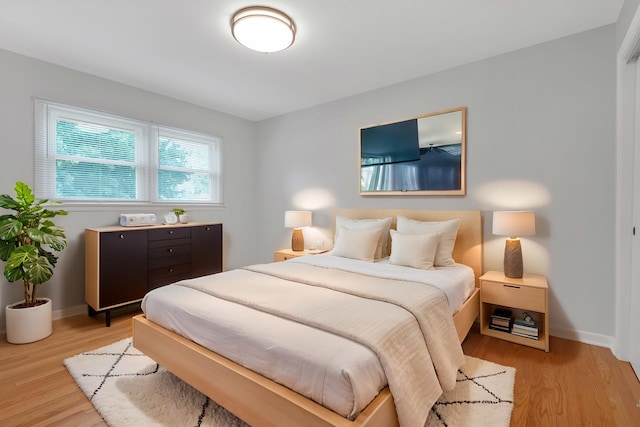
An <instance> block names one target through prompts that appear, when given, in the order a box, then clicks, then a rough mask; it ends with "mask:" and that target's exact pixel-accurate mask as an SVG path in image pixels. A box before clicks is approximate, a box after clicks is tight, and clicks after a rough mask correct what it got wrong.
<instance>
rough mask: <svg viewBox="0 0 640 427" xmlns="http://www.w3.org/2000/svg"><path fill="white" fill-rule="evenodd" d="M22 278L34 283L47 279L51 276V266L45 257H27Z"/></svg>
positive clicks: (37, 283)
mask: <svg viewBox="0 0 640 427" xmlns="http://www.w3.org/2000/svg"><path fill="white" fill-rule="evenodd" d="M24 268H25V271H24V279H25V280H26V281H27V282H29V283H32V284H34V285H39V284H41V283H44V282H47V281H49V279H51V277H52V276H53V266H52V265H51V263H49V260H48V259H47V258H46V257H43V256H41V257H37V258H35V259H28V260H27V261H26V262H25V263H24Z"/></svg>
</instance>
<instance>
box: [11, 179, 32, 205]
mask: <svg viewBox="0 0 640 427" xmlns="http://www.w3.org/2000/svg"><path fill="white" fill-rule="evenodd" d="M14 190H15V191H16V199H18V202H19V203H20V204H21V205H22V206H24V207H25V208H26V207H29V206H31V205H32V204H33V202H35V200H36V198H35V196H34V195H33V191H31V188H29V186H28V185H27V184H25V183H24V182H21V181H18V182H16V187H15V188H14Z"/></svg>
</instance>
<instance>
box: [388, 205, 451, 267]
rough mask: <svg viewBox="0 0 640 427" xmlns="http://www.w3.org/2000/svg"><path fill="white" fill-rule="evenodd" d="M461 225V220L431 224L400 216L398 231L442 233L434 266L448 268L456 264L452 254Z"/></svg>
mask: <svg viewBox="0 0 640 427" xmlns="http://www.w3.org/2000/svg"><path fill="white" fill-rule="evenodd" d="M459 225H460V220H459V219H450V220H448V221H434V222H429V221H416V220H415V219H410V218H406V217H403V216H398V225H397V229H398V231H399V232H400V233H411V234H422V233H440V241H439V242H438V250H437V251H436V259H435V262H434V265H435V266H436V267H447V266H450V265H453V264H455V263H456V262H455V260H454V259H453V257H452V255H451V254H452V253H453V247H454V246H455V244H456V236H457V235H458V226H459Z"/></svg>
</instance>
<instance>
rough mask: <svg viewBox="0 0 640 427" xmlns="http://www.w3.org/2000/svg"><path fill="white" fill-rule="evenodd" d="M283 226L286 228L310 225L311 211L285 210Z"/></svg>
mask: <svg viewBox="0 0 640 427" xmlns="http://www.w3.org/2000/svg"><path fill="white" fill-rule="evenodd" d="M284 226H285V227H287V228H300V227H311V212H310V211H285V212H284Z"/></svg>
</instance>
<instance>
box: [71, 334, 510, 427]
mask: <svg viewBox="0 0 640 427" xmlns="http://www.w3.org/2000/svg"><path fill="white" fill-rule="evenodd" d="M64 364H65V366H66V367H67V369H68V370H69V373H70V374H71V375H72V376H73V378H74V379H75V381H76V383H77V384H78V386H79V387H80V389H82V391H83V392H84V394H85V395H86V396H87V397H88V398H89V400H90V401H91V403H92V404H93V406H94V407H95V408H96V410H97V411H98V412H99V413H100V415H101V416H102V418H104V420H105V421H106V423H107V424H108V425H109V426H112V427H120V426H127V427H128V426H215V427H244V426H247V424H245V423H244V422H243V421H241V420H240V419H238V418H236V417H235V416H234V415H233V414H231V413H230V412H228V411H227V410H225V409H224V408H223V407H221V406H220V405H218V404H216V403H215V402H214V401H212V400H211V399H209V398H208V397H206V396H204V395H203V394H202V393H200V392H199V391H197V390H195V389H194V388H192V387H191V386H189V385H188V384H186V383H185V382H183V381H182V380H180V379H178V378H177V377H175V376H174V375H173V374H171V373H170V372H168V371H166V370H165V369H164V368H162V367H161V366H159V365H158V364H157V363H155V362H154V361H153V360H152V359H150V358H149V357H147V356H145V355H144V354H142V353H141V352H139V351H138V350H137V349H136V348H134V347H133V346H132V345H131V338H127V339H124V340H122V341H118V342H116V343H114V344H111V345H108V346H105V347H102V348H99V349H97V350H93V351H88V352H86V353H82V354H78V355H76V356H73V357H70V358H68V359H66V360H65V361H64ZM514 381H515V369H514V368H510V367H505V366H501V365H497V364H495V363H491V362H488V361H486V360H481V359H476V358H474V357H470V356H465V364H464V365H463V366H462V368H461V369H460V370H459V371H458V379H457V385H456V387H455V389H453V390H452V391H450V392H447V393H444V394H443V395H442V396H441V398H440V400H438V402H436V404H435V405H434V406H433V407H432V408H431V413H430V415H429V419H428V421H427V426H428V427H437V426H450V427H453V426H457V427H465V426H469V427H470V426H473V427H478V426H491V427H499V426H509V423H510V420H511V411H512V410H513V386H514Z"/></svg>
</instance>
